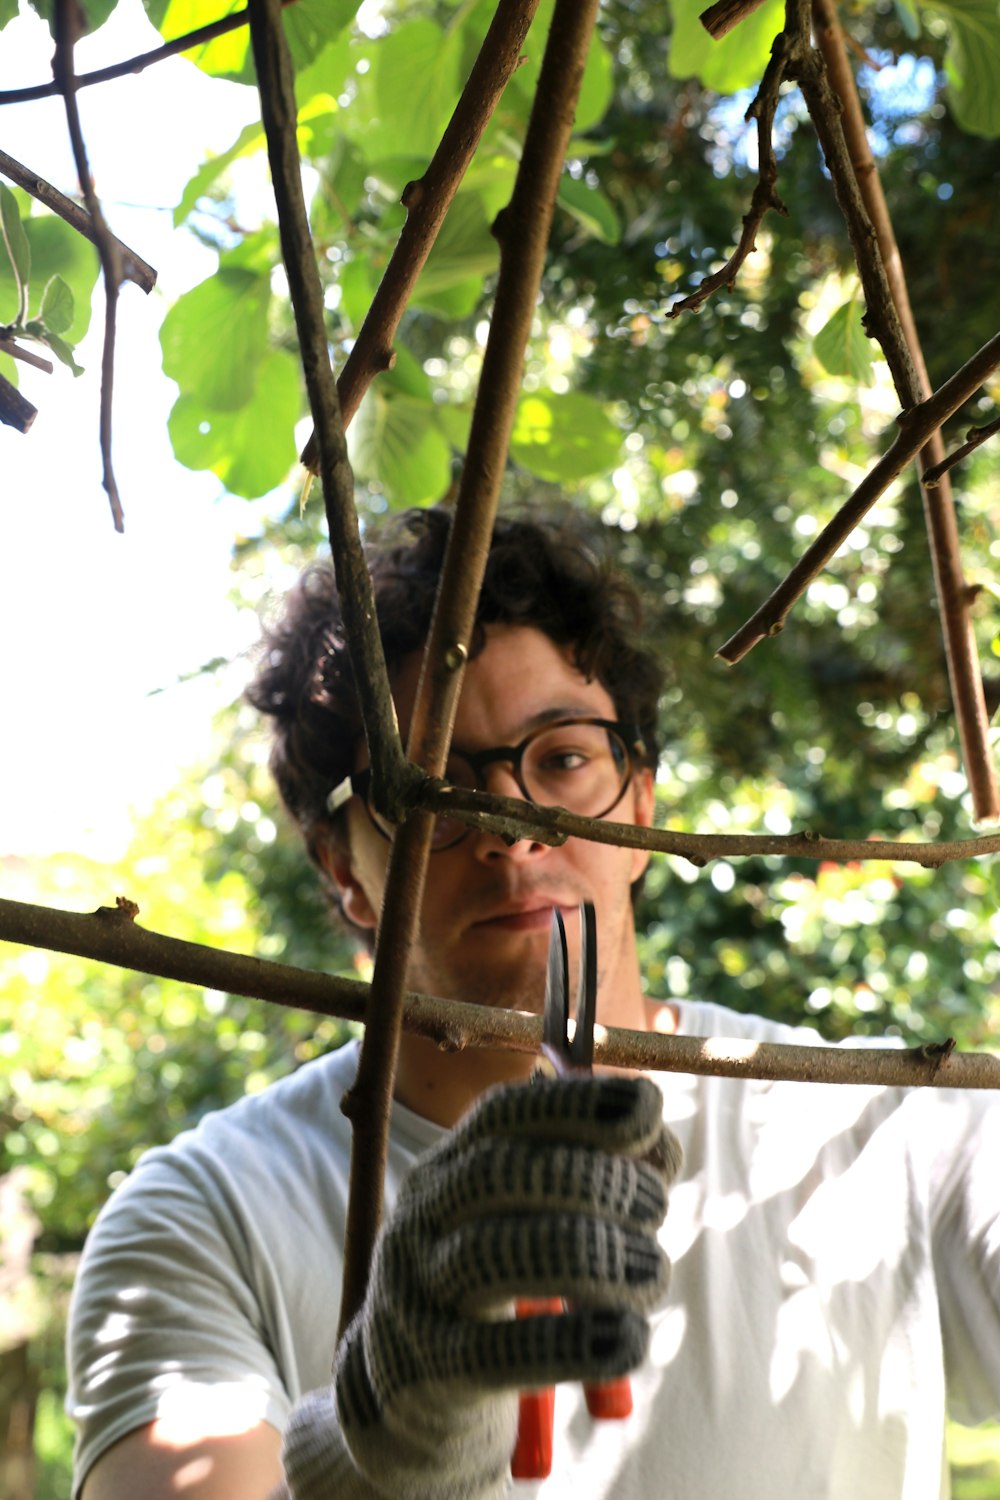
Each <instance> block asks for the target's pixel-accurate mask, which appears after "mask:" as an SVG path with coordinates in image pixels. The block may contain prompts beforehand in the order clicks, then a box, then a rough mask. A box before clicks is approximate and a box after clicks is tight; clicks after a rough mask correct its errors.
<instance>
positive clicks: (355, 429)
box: [347, 381, 451, 506]
mask: <svg viewBox="0 0 1000 1500" xmlns="http://www.w3.org/2000/svg"><path fill="white" fill-rule="evenodd" d="M347 440H348V447H349V449H350V453H351V462H352V463H353V464H354V468H355V472H356V473H357V474H358V476H359V478H362V479H366V480H369V481H372V482H374V483H375V484H377V485H378V486H379V488H380V489H381V490H382V491H383V492H384V494H385V496H386V499H387V500H388V501H389V502H390V504H391V505H394V506H406V505H427V504H430V503H432V502H433V501H435V500H440V498H441V496H442V495H443V494H444V493H445V491H446V490H447V488H448V485H449V484H450V482H451V447H450V445H449V443H448V441H447V439H446V438H445V436H444V434H443V433H442V432H441V430H440V428H439V427H438V425H437V422H436V420H435V409H434V404H433V402H431V401H421V400H418V399H416V398H415V397H413V396H399V395H395V394H394V393H393V392H392V391H391V389H390V388H388V387H387V386H385V385H384V384H381V383H380V382H378V381H376V383H375V384H374V385H373V386H372V387H371V388H370V390H369V391H368V394H367V395H366V396H365V399H364V401H362V403H361V406H360V407H359V408H358V414H357V416H356V417H355V418H354V421H353V422H352V423H351V425H350V428H349V429H348V435H347Z"/></svg>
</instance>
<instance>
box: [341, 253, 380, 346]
mask: <svg viewBox="0 0 1000 1500" xmlns="http://www.w3.org/2000/svg"><path fill="white" fill-rule="evenodd" d="M337 285H338V286H339V288H340V311H341V313H342V314H343V316H344V318H345V319H346V321H347V322H348V323H349V324H350V326H351V328H352V329H353V330H354V332H355V333H357V331H358V329H359V328H360V327H361V325H362V323H363V322H364V320H365V314H366V313H367V311H368V309H369V308H370V307H371V305H372V298H373V297H374V295H375V288H376V286H377V285H378V281H377V278H376V275H375V270H374V267H373V266H372V265H371V262H370V261H368V260H364V259H357V260H349V261H347V262H346V263H345V264H343V265H341V266H340V267H339V268H338V270H337Z"/></svg>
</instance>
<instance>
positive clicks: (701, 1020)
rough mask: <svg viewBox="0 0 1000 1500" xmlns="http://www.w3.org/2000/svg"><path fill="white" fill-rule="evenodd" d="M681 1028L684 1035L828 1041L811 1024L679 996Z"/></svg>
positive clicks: (808, 1043) (801, 1042)
mask: <svg viewBox="0 0 1000 1500" xmlns="http://www.w3.org/2000/svg"><path fill="white" fill-rule="evenodd" d="M673 1004H674V1006H675V1008H676V1011H677V1030H678V1032H679V1033H680V1034H681V1035H682V1036H718V1037H737V1038H744V1037H745V1038H748V1039H750V1040H751V1041H755V1042H796V1043H798V1044H799V1045H801V1046H816V1047H820V1046H823V1045H824V1039H823V1037H821V1036H820V1034H819V1032H818V1031H816V1030H814V1029H813V1028H812V1027H810V1026H789V1025H786V1024H784V1023H782V1022H780V1021H769V1020H767V1019H765V1017H764V1016H758V1015H753V1014H750V1013H746V1012H744V1011H737V1010H730V1009H729V1007H728V1006H725V1005H716V1004H714V1003H713V1002H712V1001H710V1000H675V1001H674V1002H673Z"/></svg>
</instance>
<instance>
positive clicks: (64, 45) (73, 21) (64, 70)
mask: <svg viewBox="0 0 1000 1500" xmlns="http://www.w3.org/2000/svg"><path fill="white" fill-rule="evenodd" d="M54 21H55V43H56V50H55V54H54V56H53V58H52V76H53V79H54V81H55V83H56V84H57V86H58V89H59V92H60V93H61V94H62V96H63V101H64V103H65V107H66V124H67V126H68V127H69V136H70V141H71V142H72V146H73V157H74V160H75V162H76V171H77V176H78V177H79V179H80V191H81V192H82V194H83V198H84V202H85V203H86V205H87V211H88V213H89V215H90V222H91V225H92V227H93V231H94V244H95V245H96V246H97V253H98V255H99V256H100V258H101V269H102V271H103V272H104V348H103V350H102V354H101V424H100V425H101V458H102V461H103V464H104V488H105V490H106V492H107V496H108V501H109V503H110V505H111V516H112V520H113V521H114V526H115V530H116V531H119V532H121V531H124V530H125V522H124V518H123V516H122V507H121V500H120V498H119V495H118V484H117V481H116V480H115V472H114V468H113V466H112V462H111V401H112V393H113V390H114V378H115V318H116V314H117V309H118V289H119V287H120V286H121V278H122V264H121V256H120V254H119V242H118V241H117V240H116V239H115V237H114V235H113V234H112V233H111V231H110V230H109V229H108V226H107V224H106V223H105V222H104V215H103V214H102V212H101V205H100V203H99V202H98V201H97V194H96V193H95V192H94V185H93V183H92V182H91V179H90V166H89V164H88V162H87V148H86V145H85V144H84V139H83V129H82V127H81V125H80V112H79V110H78V109H77V104H76V78H75V75H74V71H73V47H74V44H75V40H76V35H77V30H78V28H79V26H80V22H81V15H80V11H79V9H78V0H56V6H55V14H54Z"/></svg>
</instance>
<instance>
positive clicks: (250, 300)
mask: <svg viewBox="0 0 1000 1500" xmlns="http://www.w3.org/2000/svg"><path fill="white" fill-rule="evenodd" d="M270 302H271V283H270V279H269V278H268V277H267V276H263V275H258V274H256V273H255V272H253V271H248V270H235V269H228V270H219V271H218V272H216V274H215V275H214V276H210V277H209V278H208V280H207V281H202V282H200V283H199V284H198V285H197V286H196V287H192V289H191V291H189V292H185V294H184V296H183V297H179V298H178V299H177V301H176V302H175V303H174V305H173V307H172V308H171V309H170V311H169V312H168V313H167V316H166V317H165V318H164V320H163V326H162V328H161V329H160V347H161V348H162V350H163V372H164V374H165V375H168V376H169V377H170V379H171V380H176V382H177V384H178V385H179V386H180V388H181V393H182V394H183V395H188V396H193V397H195V398H196V399H197V400H198V401H199V402H200V403H201V405H202V406H204V407H211V408H212V409H213V410H215V411H236V410H238V409H239V408H240V407H242V406H244V405H245V404H246V402H248V401H249V400H250V397H251V395H252V394H253V391H254V388H255V385H256V381H257V370H258V367H259V366H260V364H261V361H262V360H263V358H264V355H265V353H266V352H267V315H268V308H269V306H270Z"/></svg>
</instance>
